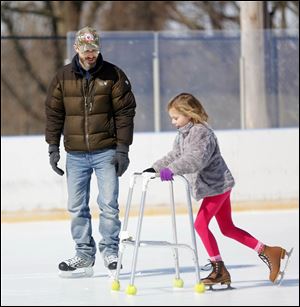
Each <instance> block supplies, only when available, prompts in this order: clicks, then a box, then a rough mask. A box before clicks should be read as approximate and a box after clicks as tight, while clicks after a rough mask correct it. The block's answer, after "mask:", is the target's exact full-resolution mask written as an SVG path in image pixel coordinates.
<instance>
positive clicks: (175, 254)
mask: <svg viewBox="0 0 300 307" xmlns="http://www.w3.org/2000/svg"><path fill="white" fill-rule="evenodd" d="M169 189H170V204H171V213H172V214H171V216H172V233H173V242H174V243H175V244H177V243H178V239H177V227H176V218H175V202H174V189H173V182H172V181H170V182H169ZM172 250H173V256H174V260H175V278H176V280H179V279H180V272H179V260H178V248H172Z"/></svg>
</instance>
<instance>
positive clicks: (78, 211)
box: [46, 27, 136, 276]
mask: <svg viewBox="0 0 300 307" xmlns="http://www.w3.org/2000/svg"><path fill="white" fill-rule="evenodd" d="M99 43H100V42H99V36H98V34H97V32H96V30H94V29H92V28H90V27H85V28H83V29H81V30H79V31H78V32H77V33H76V38H75V44H74V48H75V51H76V55H75V56H74V57H73V59H72V62H71V63H70V64H68V65H66V66H64V67H63V68H61V69H60V70H59V71H58V72H57V74H56V76H55V77H54V78H53V80H52V83H51V85H50V87H49V90H48V95H47V99H46V118H47V122H46V142H47V143H48V144H49V155H50V164H51V166H52V168H53V170H54V171H55V172H57V173H58V174H59V175H63V174H64V172H63V170H61V169H60V168H58V166H57V163H58V161H59V159H60V155H59V145H60V138H61V135H64V140H63V142H64V148H65V150H66V152H67V160H66V171H67V186H68V210H69V212H70V213H71V216H72V221H71V233H72V237H73V240H74V241H75V243H76V254H75V256H74V257H73V258H70V259H68V260H65V261H63V262H61V263H60V264H59V269H60V272H61V274H62V275H64V276H69V275H74V274H77V273H79V274H81V273H84V274H85V275H92V274H93V269H92V267H93V265H94V262H95V254H96V251H97V248H96V243H95V240H94V238H93V236H92V227H91V214H90V208H89V197H90V181H91V175H92V173H93V171H95V174H96V177H97V184H98V189H99V195H98V198H97V202H98V205H99V209H100V212H101V214H100V221H99V232H100V234H101V236H102V239H101V241H100V242H99V245H98V247H99V251H100V253H101V254H102V256H103V258H104V264H105V266H106V267H107V268H108V269H109V270H115V269H116V265H117V261H118V248H119V232H120V225H121V222H120V220H119V205H118V193H119V181H118V177H119V176H122V175H123V173H124V172H125V171H126V169H127V167H128V164H129V159H128V151H129V146H130V145H131V143H132V137H133V118H134V116H135V108H136V103H135V98H134V95H133V93H132V91H131V85H130V82H129V80H128V78H127V77H126V75H125V73H124V72H123V71H122V70H121V69H120V68H118V67H117V66H115V65H113V64H111V63H109V62H106V61H104V60H103V58H102V55H101V53H100V51H99V45H100V44H99ZM81 271H82V272H81Z"/></svg>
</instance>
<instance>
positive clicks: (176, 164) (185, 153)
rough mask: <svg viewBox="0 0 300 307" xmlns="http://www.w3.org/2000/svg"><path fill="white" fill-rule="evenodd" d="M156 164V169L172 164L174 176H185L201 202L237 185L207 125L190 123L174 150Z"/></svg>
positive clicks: (193, 192)
mask: <svg viewBox="0 0 300 307" xmlns="http://www.w3.org/2000/svg"><path fill="white" fill-rule="evenodd" d="M152 167H153V168H154V169H155V171H156V172H159V171H160V170H161V169H162V168H164V167H168V168H169V169H171V171H172V172H173V173H174V175H185V177H186V178H187V180H188V181H189V183H190V185H191V193H192V196H193V197H194V198H195V199H196V200H197V201H199V200H200V199H202V198H204V197H207V196H214V195H218V194H222V193H225V192H226V191H228V190H230V189H231V188H232V187H233V186H234V178H233V176H232V174H231V172H230V170H229V169H228V167H227V165H226V163H225V161H224V159H223V158H222V156H221V153H220V148H219V145H218V141H217V138H216V136H215V134H214V132H213V130H212V128H211V127H210V126H209V125H207V124H193V123H192V122H189V123H188V124H186V125H185V126H184V127H181V128H179V129H178V134H177V136H176V139H175V141H174V145H173V149H172V151H170V152H169V153H168V154H167V155H166V156H164V157H163V158H162V159H159V160H158V161H156V162H155V163H154V164H153V166H152Z"/></svg>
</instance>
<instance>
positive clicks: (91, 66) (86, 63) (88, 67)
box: [80, 59, 96, 70]
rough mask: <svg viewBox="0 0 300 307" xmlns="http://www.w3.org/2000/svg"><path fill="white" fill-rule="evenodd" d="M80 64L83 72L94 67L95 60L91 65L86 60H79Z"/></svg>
mask: <svg viewBox="0 0 300 307" xmlns="http://www.w3.org/2000/svg"><path fill="white" fill-rule="evenodd" d="M80 63H81V65H82V66H83V68H84V69H85V70H90V69H91V68H93V67H95V65H96V59H95V62H93V63H91V64H90V63H89V62H88V60H82V59H80Z"/></svg>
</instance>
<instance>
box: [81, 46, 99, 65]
mask: <svg viewBox="0 0 300 307" xmlns="http://www.w3.org/2000/svg"><path fill="white" fill-rule="evenodd" d="M76 52H77V53H78V55H79V59H80V62H81V63H82V64H83V66H84V68H86V69H87V70H88V69H90V68H92V67H94V66H95V64H96V61H97V57H98V54H99V51H98V50H95V49H91V50H85V51H83V52H82V51H81V50H80V48H76Z"/></svg>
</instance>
